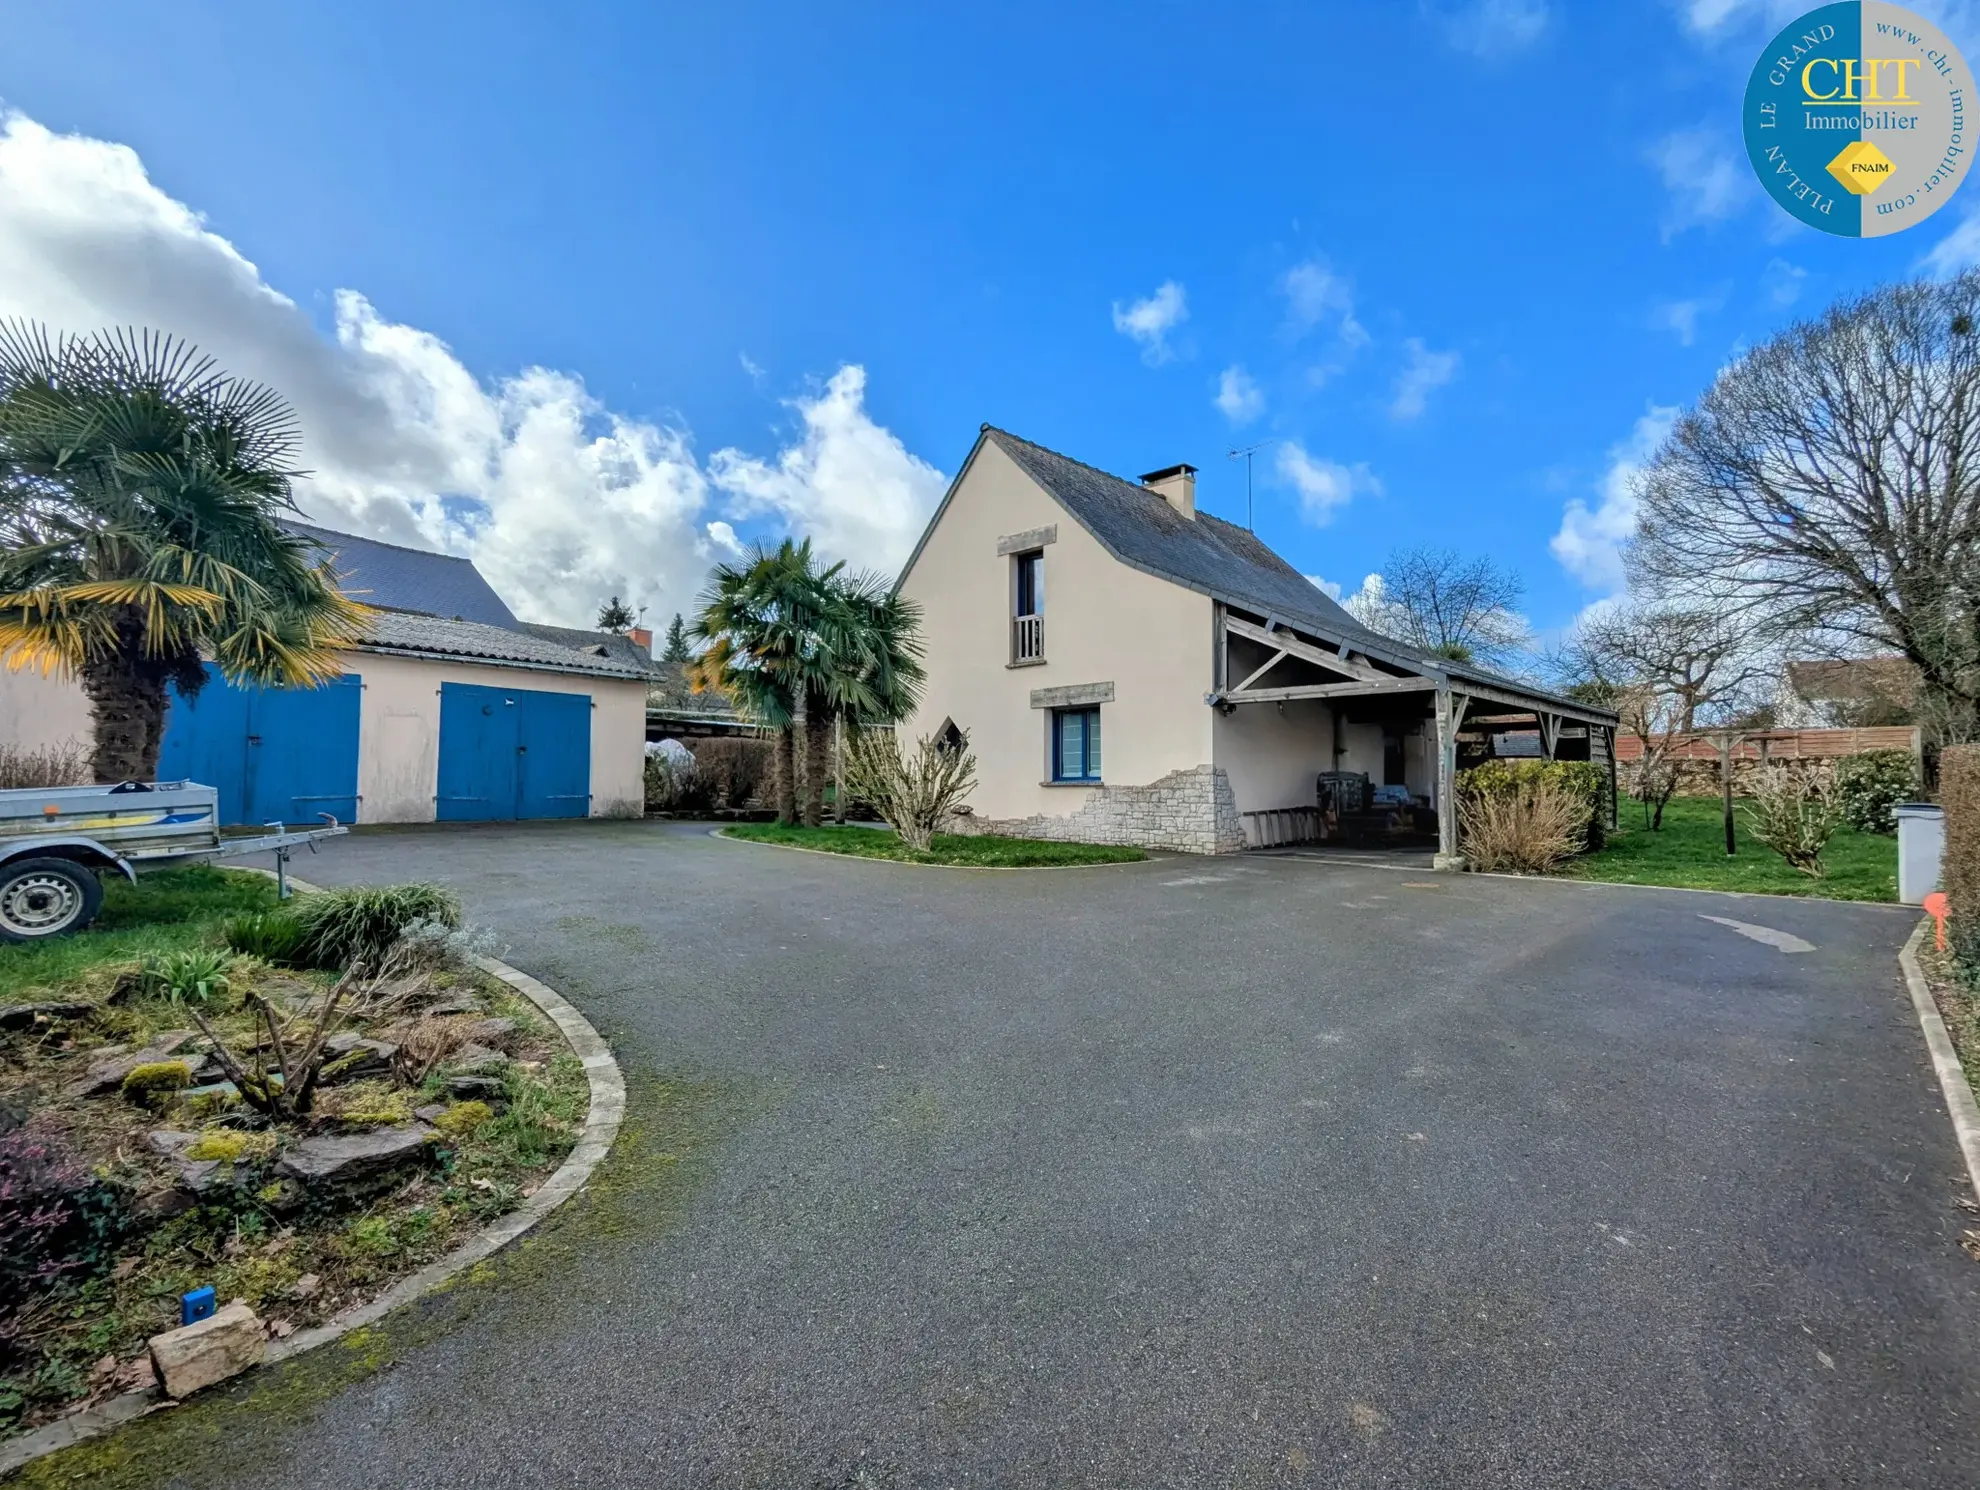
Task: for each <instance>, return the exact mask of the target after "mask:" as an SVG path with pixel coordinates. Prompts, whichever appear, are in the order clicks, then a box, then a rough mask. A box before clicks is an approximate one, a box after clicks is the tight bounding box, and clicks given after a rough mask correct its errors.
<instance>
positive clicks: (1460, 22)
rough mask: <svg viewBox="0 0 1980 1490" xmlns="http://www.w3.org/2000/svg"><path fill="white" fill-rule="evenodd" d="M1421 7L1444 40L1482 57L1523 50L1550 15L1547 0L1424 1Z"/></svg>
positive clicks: (1489, 58)
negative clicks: (1448, 4) (1435, 4)
mask: <svg viewBox="0 0 1980 1490" xmlns="http://www.w3.org/2000/svg"><path fill="white" fill-rule="evenodd" d="M1425 9H1426V10H1430V13H1431V14H1432V15H1433V16H1434V17H1435V18H1436V20H1437V22H1438V24H1439V27H1440V29H1441V30H1442V31H1443V33H1444V40H1446V41H1447V42H1449V43H1450V44H1451V45H1452V46H1454V47H1456V48H1458V50H1460V51H1464V52H1470V53H1471V54H1472V55H1473V56H1474V57H1481V58H1483V59H1485V60H1486V61H1496V60H1497V59H1499V58H1501V57H1509V56H1511V55H1513V54H1514V53H1515V52H1523V51H1525V50H1526V49H1527V48H1528V47H1530V46H1532V45H1533V44H1534V43H1535V42H1537V41H1538V40H1539V39H1540V38H1541V37H1542V36H1543V35H1545V34H1546V30H1547V23H1548V21H1549V20H1550V19H1551V17H1550V14H1549V11H1548V8H1547V0H1469V3H1468V4H1463V5H1458V6H1456V7H1454V8H1442V9H1433V8H1432V7H1430V6H1429V5H1428V4H1427V3H1426V5H1425Z"/></svg>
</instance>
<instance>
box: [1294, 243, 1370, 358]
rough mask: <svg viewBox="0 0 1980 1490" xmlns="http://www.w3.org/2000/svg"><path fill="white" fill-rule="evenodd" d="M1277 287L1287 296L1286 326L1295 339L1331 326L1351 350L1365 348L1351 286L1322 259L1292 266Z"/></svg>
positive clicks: (1365, 333) (1365, 342)
mask: <svg viewBox="0 0 1980 1490" xmlns="http://www.w3.org/2000/svg"><path fill="white" fill-rule="evenodd" d="M1279 288H1280V290H1281V291H1283V292H1284V294H1285V297H1286V317H1287V327H1288V329H1289V330H1290V331H1291V332H1292V333H1293V335H1294V336H1304V335H1305V334H1306V333H1307V332H1309V331H1311V330H1313V329H1314V327H1316V326H1320V325H1322V324H1323V323H1331V324H1332V325H1333V327H1334V332H1335V334H1336V335H1337V336H1338V337H1339V338H1340V340H1341V342H1342V343H1343V344H1344V345H1346V346H1347V347H1349V348H1350V349H1352V348H1354V347H1360V346H1366V345H1367V343H1368V332H1367V330H1366V329H1365V328H1364V327H1363V326H1362V324H1361V323H1360V322H1359V321H1357V320H1356V319H1355V318H1354V286H1353V285H1352V284H1350V283H1349V282H1348V280H1346V279H1345V278H1343V277H1342V276H1341V275H1338V274H1336V273H1335V272H1334V271H1333V269H1332V268H1331V267H1330V266H1329V265H1328V263H1327V261H1326V260H1325V259H1322V258H1311V259H1308V260H1306V261H1305V262H1304V263H1300V264H1295V265H1293V266H1292V268H1290V269H1288V270H1287V271H1286V272H1285V275H1284V277H1283V278H1282V279H1281V280H1280V281H1279Z"/></svg>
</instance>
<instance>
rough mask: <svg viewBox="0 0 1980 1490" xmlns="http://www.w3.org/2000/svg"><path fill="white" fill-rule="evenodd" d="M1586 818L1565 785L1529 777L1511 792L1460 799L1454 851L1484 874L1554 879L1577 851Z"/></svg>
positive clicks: (1466, 795) (1582, 804)
mask: <svg viewBox="0 0 1980 1490" xmlns="http://www.w3.org/2000/svg"><path fill="white" fill-rule="evenodd" d="M1587 815H1588V809H1587V806H1586V804H1585V802H1584V800H1583V799H1582V797H1581V796H1579V795H1578V794H1577V793H1575V791H1574V790H1573V789H1572V788H1570V787H1569V786H1567V785H1566V784H1565V783H1563V782H1561V781H1559V780H1557V779H1555V778H1553V777H1548V776H1541V775H1537V774H1534V775H1528V776H1526V777H1525V778H1524V779H1522V780H1520V781H1519V782H1518V783H1517V785H1516V787H1515V789H1514V790H1511V791H1506V792H1497V791H1494V792H1472V793H1461V794H1460V795H1459V797H1458V843H1459V848H1460V849H1461V850H1462V852H1463V854H1464V857H1465V859H1466V860H1467V861H1468V862H1469V864H1470V866H1471V867H1472V868H1473V869H1478V870H1482V871H1485V872H1486V873H1494V872H1497V873H1506V874H1553V873H1554V872H1555V871H1556V870H1558V869H1559V868H1560V867H1561V866H1562V865H1563V864H1566V863H1567V862H1568V860H1570V859H1572V858H1573V857H1574V856H1575V855H1576V854H1577V853H1579V852H1580V851H1581V846H1582V844H1583V842H1584V841H1585V833H1586V830H1587Z"/></svg>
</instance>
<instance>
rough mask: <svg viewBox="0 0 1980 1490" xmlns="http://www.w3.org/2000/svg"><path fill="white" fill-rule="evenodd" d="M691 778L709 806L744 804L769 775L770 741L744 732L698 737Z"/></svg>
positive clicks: (751, 799) (751, 797)
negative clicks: (714, 736) (710, 738)
mask: <svg viewBox="0 0 1980 1490" xmlns="http://www.w3.org/2000/svg"><path fill="white" fill-rule="evenodd" d="M690 748H691V749H692V750H693V751H694V781H695V786H696V788H697V791H698V792H699V794H700V797H701V799H702V800H703V801H704V802H705V803H706V804H707V805H708V806H711V807H747V806H748V805H749V804H750V803H751V802H752V801H754V800H755V798H756V795H757V793H758V792H759V791H760V790H761V789H762V787H763V782H764V779H765V778H766V777H768V776H769V774H770V751H771V749H772V742H771V741H769V740H758V739H754V738H752V737H750V736H747V735H725V736H720V737H718V738H716V739H712V740H697V741H696V742H695V743H694V745H693V746H692V747H690Z"/></svg>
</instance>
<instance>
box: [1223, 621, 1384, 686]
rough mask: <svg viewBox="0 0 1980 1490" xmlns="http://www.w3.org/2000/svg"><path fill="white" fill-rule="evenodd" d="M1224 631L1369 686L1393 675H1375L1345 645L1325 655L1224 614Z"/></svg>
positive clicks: (1321, 650) (1284, 634) (1324, 651)
mask: <svg viewBox="0 0 1980 1490" xmlns="http://www.w3.org/2000/svg"><path fill="white" fill-rule="evenodd" d="M1224 630H1226V631H1227V632H1229V633H1230V634H1231V635H1232V636H1241V637H1243V638H1244V639H1245V640H1246V641H1254V642H1262V643H1263V644H1264V645H1265V646H1268V647H1276V648H1279V649H1280V650H1282V651H1284V652H1288V653H1290V654H1291V655H1292V656H1294V657H1297V658H1299V659H1300V661H1302V662H1310V663H1312V664H1313V665H1314V666H1315V667H1324V668H1326V669H1327V670H1328V671H1329V672H1336V673H1346V674H1347V675H1348V676H1349V677H1350V678H1361V679H1363V680H1364V681H1366V682H1370V683H1382V682H1386V681H1388V680H1389V679H1390V678H1393V677H1394V676H1395V674H1394V673H1385V672H1381V671H1378V670H1377V669H1376V668H1374V667H1372V666H1371V665H1369V664H1368V663H1366V662H1363V661H1362V660H1361V659H1360V658H1358V657H1354V656H1351V655H1350V654H1349V653H1348V651H1347V644H1346V643H1345V642H1343V643H1342V644H1341V650H1340V651H1339V652H1329V651H1328V650H1327V649H1326V648H1325V647H1316V646H1314V645H1313V644H1312V643H1311V642H1304V641H1301V640H1300V639H1299V638H1298V637H1296V636H1292V635H1290V634H1288V633H1287V632H1284V631H1280V630H1277V629H1276V628H1273V627H1269V626H1258V625H1254V624H1253V623H1252V622H1250V621H1242V620H1239V619H1238V618H1237V617H1236V616H1233V615H1230V614H1229V613H1226V614H1225V616H1224Z"/></svg>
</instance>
